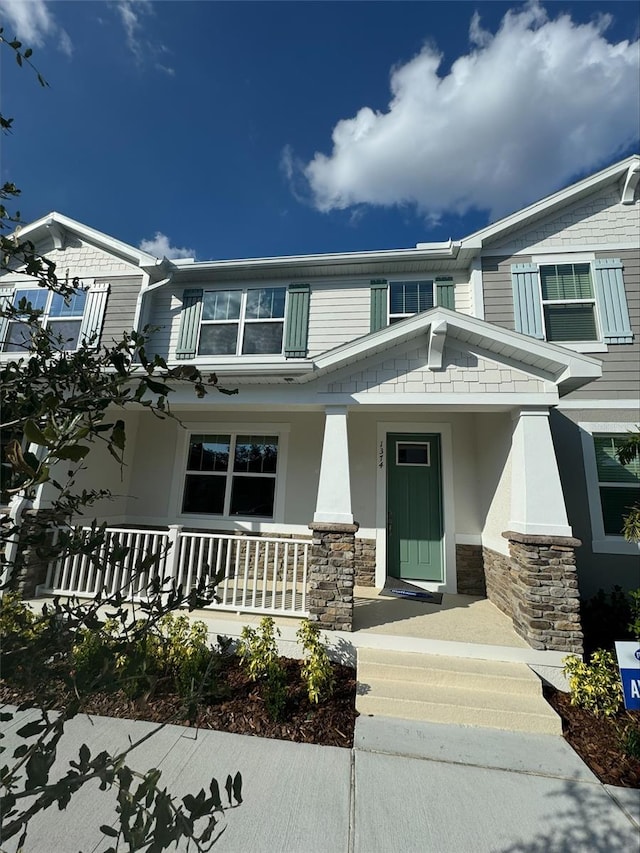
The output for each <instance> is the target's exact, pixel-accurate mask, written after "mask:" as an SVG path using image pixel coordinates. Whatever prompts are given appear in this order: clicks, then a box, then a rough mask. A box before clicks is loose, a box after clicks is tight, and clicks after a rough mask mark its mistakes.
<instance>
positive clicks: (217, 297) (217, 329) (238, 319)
mask: <svg viewBox="0 0 640 853" xmlns="http://www.w3.org/2000/svg"><path fill="white" fill-rule="evenodd" d="M286 295H287V291H286V288H285V287H261V288H255V289H251V290H210V291H208V290H205V291H204V294H203V298H202V318H201V321H200V340H199V345H198V355H269V354H280V353H281V352H282V343H283V332H284V316H285V302H286Z"/></svg>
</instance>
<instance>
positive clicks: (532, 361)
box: [297, 307, 602, 395]
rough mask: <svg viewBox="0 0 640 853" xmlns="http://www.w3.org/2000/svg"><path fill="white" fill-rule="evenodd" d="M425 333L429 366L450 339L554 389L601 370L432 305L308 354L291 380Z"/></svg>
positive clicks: (564, 389)
mask: <svg viewBox="0 0 640 853" xmlns="http://www.w3.org/2000/svg"><path fill="white" fill-rule="evenodd" d="M425 336H426V338H427V341H428V348H429V358H428V366H429V368H431V369H439V368H440V367H441V366H442V350H443V347H444V344H445V341H453V342H455V344H456V345H457V346H458V347H462V348H468V347H473V348H475V349H476V350H478V351H480V352H482V353H486V354H488V355H490V356H492V357H493V358H494V359H495V360H496V361H497V362H499V363H502V364H504V365H505V366H506V367H509V368H516V369H519V370H522V371H524V372H529V373H533V374H534V375H536V376H538V377H542V378H544V379H547V380H549V381H551V382H553V383H555V385H556V386H557V388H558V393H559V394H560V395H563V394H567V393H568V392H570V391H574V390H576V389H577V388H580V387H582V386H583V385H586V384H587V383H588V382H591V381H592V380H594V379H597V378H598V377H600V376H601V375H602V365H601V363H600V361H598V360H597V359H594V358H591V357H589V356H586V355H582V354H581V353H576V352H573V351H572V350H569V349H566V348H565V347H561V346H558V345H557V344H552V343H547V342H545V341H538V340H535V339H534V338H530V337H527V336H526V335H522V334H520V333H518V332H512V331H510V330H509V329H503V328H500V327H498V326H494V325H492V324H490V323H487V322H486V321H484V320H479V319H477V318H476V317H470V316H468V315H466V314H461V313H459V312H457V311H451V310H449V309H447V308H442V307H436V308H433V309H431V310H430V311H424V312H422V313H421V314H416V315H414V316H413V317H409V318H408V319H406V320H403V321H401V322H399V323H394V324H393V325H392V326H388V327H386V328H384V329H381V330H380V331H378V332H373V333H372V334H370V335H366V336H365V337H363V338H358V339H357V340H355V341H350V342H349V343H347V344H343V345H342V346H339V347H336V348H335V349H332V350H330V351H328V352H326V353H323V354H322V355H320V356H318V357H317V358H315V359H314V369H313V372H311V373H307V374H305V375H304V376H302V377H300V378H299V379H298V380H297V382H309V381H311V380H313V379H316V378H318V377H319V376H323V375H325V374H329V373H331V372H333V371H337V370H339V369H340V368H343V367H345V366H347V365H351V364H354V363H355V362H360V361H364V360H368V359H370V358H372V357H373V356H376V355H379V354H380V353H384V352H385V351H387V350H390V349H392V348H394V347H396V346H398V345H399V344H404V343H407V342H410V341H412V340H414V339H419V338H424V337H425Z"/></svg>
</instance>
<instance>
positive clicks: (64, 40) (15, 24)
mask: <svg viewBox="0 0 640 853" xmlns="http://www.w3.org/2000/svg"><path fill="white" fill-rule="evenodd" d="M0 17H1V18H2V23H3V25H4V28H5V32H4V35H5V36H8V37H9V38H13V36H17V37H18V39H19V40H20V41H22V42H24V46H25V48H27V47H42V45H43V44H44V43H45V41H46V40H47V39H49V38H53V39H57V42H58V45H57V46H58V48H59V49H60V50H61V51H62V52H63V53H66V54H67V56H71V53H72V52H73V45H72V44H71V39H70V38H69V36H68V34H67V33H66V32H65V31H64V30H63V29H62V27H60V26H58V24H57V23H56V21H55V20H54V17H53V15H52V14H51V11H50V3H48V2H47V0H0ZM9 30H11V32H9Z"/></svg>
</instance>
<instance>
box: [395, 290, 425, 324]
mask: <svg viewBox="0 0 640 853" xmlns="http://www.w3.org/2000/svg"><path fill="white" fill-rule="evenodd" d="M433 306H434V297H433V280H423V281H390V282H389V325H393V323H399V322H400V321H401V320H405V319H406V318H407V317H412V316H413V315H414V314H419V313H420V312H421V311H428V310H429V309H430V308H433Z"/></svg>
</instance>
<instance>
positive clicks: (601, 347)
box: [560, 341, 609, 353]
mask: <svg viewBox="0 0 640 853" xmlns="http://www.w3.org/2000/svg"><path fill="white" fill-rule="evenodd" d="M560 346H563V347H566V348H567V349H570V350H572V351H573V352H585V353H590V352H609V347H608V346H607V344H604V343H602V341H585V342H584V343H573V344H572V343H566V344H560Z"/></svg>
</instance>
